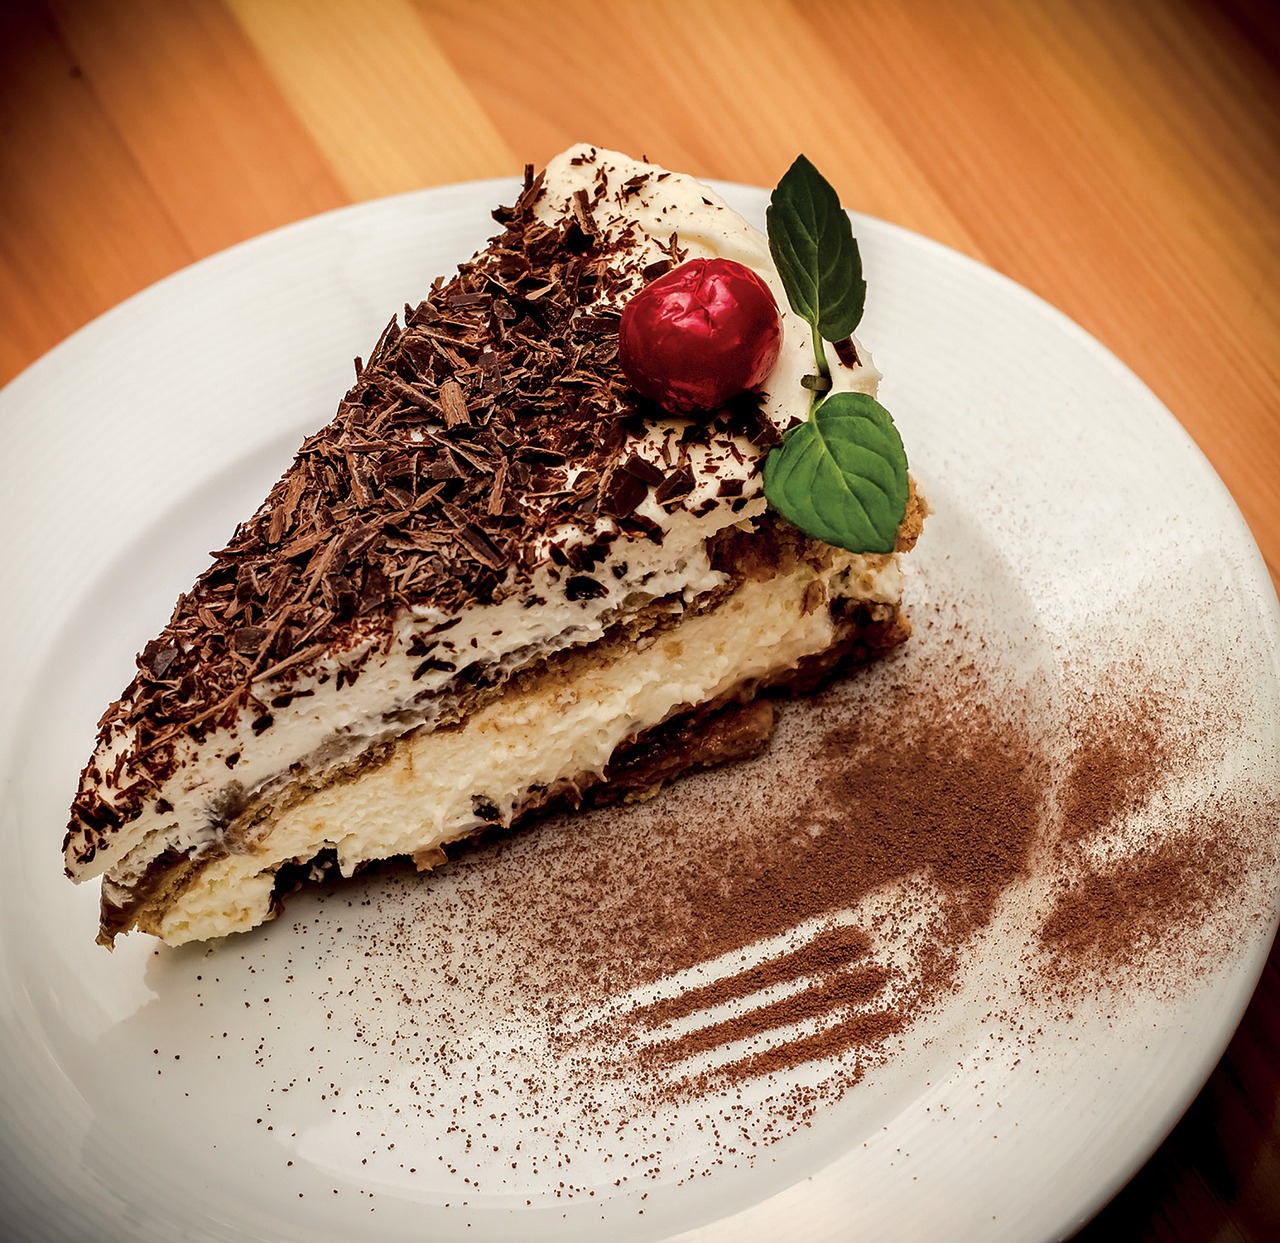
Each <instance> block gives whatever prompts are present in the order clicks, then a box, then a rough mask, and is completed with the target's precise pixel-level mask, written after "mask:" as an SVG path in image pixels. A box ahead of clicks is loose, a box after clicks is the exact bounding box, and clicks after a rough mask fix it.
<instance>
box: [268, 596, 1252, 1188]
mask: <svg viewBox="0 0 1280 1243" xmlns="http://www.w3.org/2000/svg"><path fill="white" fill-rule="evenodd" d="M922 612H923V610H919V609H918V610H917V614H916V625H917V634H916V636H915V638H913V640H912V642H911V643H910V644H909V645H908V646H907V647H906V648H904V649H901V651H900V653H899V654H896V655H894V656H891V657H889V658H886V659H884V660H882V661H881V662H880V663H878V664H877V665H874V666H871V667H869V668H867V669H865V670H862V671H860V672H859V673H858V674H857V675H856V676H854V677H852V678H849V679H846V680H843V681H841V682H838V683H837V684H836V685H834V686H833V687H832V688H830V689H829V690H827V691H825V692H823V693H821V694H819V695H818V696H816V697H814V698H812V699H810V700H806V701H804V702H800V703H793V704H785V705H783V706H782V708H781V709H780V711H779V725H778V730H777V733H776V735H775V738H774V741H773V743H772V745H771V747H770V749H769V750H768V751H767V752H766V753H765V754H764V755H762V756H760V757H759V758H758V759H754V760H749V761H744V762H742V763H739V764H736V765H732V766H730V767H727V768H722V769H719V770H716V771H713V772H707V773H702V774H698V775H695V776H692V777H689V778H687V779H685V780H684V781H682V782H680V783H678V784H676V785H675V786H672V787H670V788H668V789H667V790H665V791H663V793H662V794H660V795H659V796H657V797H656V798H653V799H652V800H650V801H647V802H641V803H636V804H631V805H627V806H623V807H620V808H613V809H610V810H602V811H597V812H591V813H585V814H581V815H577V816H570V817H563V818H556V819H552V820H549V821H546V822H544V823H542V824H540V825H538V826H536V827H534V828H532V829H529V830H524V831H520V832H517V833H513V834H510V835H507V836H498V837H496V838H494V839H491V840H489V841H487V842H484V843H479V844H474V845H471V846H467V847H464V848H462V849H460V850H459V851H458V852H457V853H456V854H455V857H454V858H453V859H452V860H451V861H450V862H449V863H448V864H447V866H445V867H443V868H442V869H440V870H438V871H437V872H436V873H434V874H432V875H430V876H428V877H423V876H420V875H419V874H417V873H416V872H415V871H413V870H412V869H411V868H409V867H408V866H405V867H404V868H399V867H397V866H395V865H389V866H386V867H383V868H380V869H377V870H375V871H372V872H371V873H370V874H369V875H368V877H367V878H366V879H365V880H364V881H363V882H362V881H356V882H355V883H354V884H344V883H339V884H336V885H331V886H330V888H329V892H328V893H327V894H324V895H323V896H322V897H319V896H317V897H316V898H303V899H302V900H301V901H300V902H299V903H298V905H297V907H291V908H290V914H289V916H288V917H286V919H285V920H282V921H281V931H282V934H283V935H284V936H285V937H287V938H288V941H289V944H290V946H291V947H292V951H293V952H294V954H295V957H294V961H295V962H301V961H303V960H304V959H307V960H313V961H314V962H315V964H316V966H315V968H314V974H315V978H314V979H312V980H310V981H309V983H308V984H307V985H306V988H307V989H308V990H309V993H310V995H311V996H313V997H315V998H318V1000H319V1004H321V1005H324V1006H326V1007H327V1010H326V1014H327V1021H328V1023H329V1026H330V1029H331V1031H330V1037H331V1039H332V1040H333V1041H334V1042H335V1047H338V1046H341V1045H342V1044H343V1042H345V1043H346V1044H347V1045H348V1046H349V1049H348V1051H347V1052H345V1053H344V1054H343V1055H342V1056H343V1058H344V1064H346V1065H347V1066H348V1067H351V1066H357V1067H363V1066H365V1065H366V1064H367V1065H368V1066H370V1067H374V1066H379V1065H381V1066H383V1067H385V1070H384V1071H381V1072H377V1073H376V1074H375V1073H372V1072H371V1073H370V1075H369V1077H367V1078H366V1079H364V1080H361V1081H358V1082H356V1083H354V1084H351V1085H348V1086H347V1087H346V1089H345V1090H344V1094H343V1097H342V1099H341V1101H340V1102H337V1101H335V1103H334V1105H333V1107H332V1110H331V1112H332V1113H333V1114H335V1115H338V1116H339V1117H340V1118H347V1119H349V1120H350V1122H351V1125H352V1126H353V1127H354V1128H355V1129H356V1130H357V1132H358V1134H359V1135H360V1136H361V1142H363V1141H364V1137H365V1136H366V1135H372V1137H373V1138H372V1139H371V1140H370V1141H369V1142H370V1155H369V1158H368V1159H369V1161H370V1163H371V1168H372V1165H373V1164H375V1163H376V1164H379V1168H380V1169H382V1171H383V1175H384V1176H385V1175H386V1172H387V1170H391V1169H394V1170H396V1171H398V1174H397V1176H398V1177H404V1176H406V1171H408V1170H410V1169H412V1171H414V1174H413V1176H414V1178H415V1179H419V1180H421V1179H422V1178H423V1177H424V1175H423V1174H422V1172H421V1171H422V1169H423V1167H424V1165H426V1163H427V1158H428V1157H430V1159H431V1160H432V1161H434V1162H435V1163H436V1164H435V1165H434V1166H433V1169H434V1171H435V1176H436V1177H437V1178H438V1179H439V1180H443V1181H440V1182H438V1183H433V1184H431V1185H432V1186H439V1187H446V1188H447V1187H451V1186H452V1187H459V1188H460V1192H461V1194H464V1195H467V1196H474V1195H482V1194H484V1193H485V1192H487V1191H496V1192H498V1193H500V1194H503V1195H506V1194H512V1193H515V1192H517V1191H518V1193H519V1194H520V1195H523V1196H525V1202H526V1203H528V1204H545V1203H548V1202H556V1201H564V1200H574V1199H590V1197H592V1196H595V1195H596V1194H597V1190H600V1189H603V1188H608V1189H609V1192H608V1194H610V1195H614V1194H624V1193H626V1194H631V1195H633V1196H634V1197H635V1204H636V1206H637V1207H636V1211H637V1212H639V1213H643V1212H644V1211H645V1207H644V1201H645V1196H646V1195H647V1192H645V1191H644V1190H643V1189H644V1188H648V1187H653V1186H654V1185H655V1184H663V1185H669V1186H683V1185H685V1184H692V1183H700V1182H701V1180H702V1179H704V1178H706V1177H707V1176H708V1175H710V1174H711V1173H712V1172H713V1171H714V1170H716V1169H717V1168H720V1167H725V1168H735V1169H750V1168H752V1167H753V1164H754V1163H755V1162H757V1161H759V1160H760V1159H761V1156H762V1154H764V1153H766V1152H768V1151H769V1150H770V1149H772V1148H773V1146H774V1145H777V1144H779V1143H781V1142H783V1141H788V1140H790V1139H792V1138H794V1137H797V1136H798V1135H799V1134H800V1133H801V1132H803V1131H807V1130H809V1129H810V1128H821V1127H823V1126H831V1125H835V1124H834V1123H833V1122H832V1121H831V1119H838V1118H839V1117H841V1116H846V1115H842V1114H841V1113H840V1112H839V1108H846V1107H848V1108H852V1109H854V1111H855V1112H854V1114H853V1115H848V1116H854V1117H856V1116H857V1112H856V1111H857V1102H858V1100H859V1099H860V1097H859V1096H858V1092H859V1089H860V1086H861V1085H863V1084H864V1083H866V1081H867V1079H868V1076H870V1075H876V1076H879V1078H878V1079H877V1082H883V1076H884V1075H885V1074H888V1073H891V1072H894V1068H895V1067H897V1066H899V1065H907V1066H914V1065H919V1066H920V1067H922V1069H921V1070H919V1071H916V1072H908V1073H917V1074H920V1075H924V1076H926V1082H927V1076H928V1075H930V1074H936V1075H938V1076H939V1077H943V1076H945V1074H946V1073H948V1072H947V1070H946V1067H947V1066H948V1065H950V1066H954V1064H955V1056H956V1053H958V1052H960V1051H961V1050H963V1049H964V1048H965V1047H966V1046H965V1045H963V1044H962V1045H957V1046H954V1048H953V1047H952V1046H951V1045H949V1044H948V1041H949V1040H952V1039H956V1037H952V1036H947V1035H946V1034H945V1033H946V1032H947V1031H950V1030H962V1031H965V1032H968V1033H970V1036H971V1037H973V1038H975V1039H976V1038H977V1033H976V1032H975V1029H974V1026H973V1017H972V1016H973V1015H974V1014H975V1013H976V1014H978V1015H980V1014H981V1011H980V1010H978V1011H973V1010H972V1009H968V1010H965V1011H964V1013H965V1014H967V1015H969V1017H968V1018H966V1019H965V1020H964V1022H963V1023H961V1024H960V1025H959V1026H956V1020H955V1019H954V1018H947V1016H948V1015H949V1014H954V1013H955V1012H954V1011H952V1010H949V1009H948V1008H949V1007H953V1006H969V1007H971V1006H972V1005H973V1004H974V1003H973V997H972V994H973V987H972V979H973V978H974V973H975V970H977V969H979V968H981V969H982V970H986V971H987V972H988V974H987V975H985V976H984V977H983V978H985V979H993V978H997V979H998V978H1001V977H1003V979H1004V981H1005V983H1004V985H1002V986H998V987H997V988H996V990H995V991H994V992H993V993H992V995H991V996H990V997H988V999H987V1003H981V998H979V1004H989V1005H990V1007H991V1010H990V1013H988V1014H987V1016H986V1018H985V1019H980V1022H981V1024H982V1025H983V1028H984V1031H987V1032H988V1036H989V1038H990V1039H992V1040H994V1041H995V1042H996V1043H997V1045H999V1044H1004V1046H1005V1047H1006V1048H1008V1047H1010V1046H1017V1048H1018V1049H1020V1050H1022V1051H1023V1053H1024V1054H1025V1053H1028V1052H1029V1051H1034V1048H1035V1046H1036V1041H1037V1040H1038V1039H1039V1038H1040V1036H1042V1035H1043V1031H1044V1028H1045V1026H1051V1025H1053V1024H1054V1023H1067V1024H1068V1025H1069V1024H1070V1022H1071V1016H1072V1013H1073V1010H1074V1009H1075V1008H1076V1007H1077V1006H1078V1005H1080V1004H1081V1003H1082V1001H1087V999H1089V998H1096V997H1100V996H1104V995H1105V996H1106V997H1108V998H1111V999H1113V1000H1109V1001H1108V1002H1107V1003H1106V1004H1107V1005H1108V1006H1110V1005H1112V1004H1113V1002H1114V1004H1115V1005H1119V1004H1120V1003H1121V1001H1122V1000H1123V998H1124V997H1125V996H1133V997H1135V998H1139V997H1142V996H1146V995H1150V993H1151V992H1152V990H1156V991H1159V990H1166V991H1168V990H1176V989H1177V988H1180V987H1185V986H1186V985H1187V984H1188V983H1190V982H1192V981H1194V979H1195V978H1196V976H1197V973H1199V972H1202V971H1204V970H1206V969H1208V967H1209V966H1211V965H1212V964H1213V963H1214V962H1216V961H1219V960H1220V958H1221V957H1222V955H1223V954H1224V953H1225V952H1226V950H1227V949H1229V947H1230V946H1232V945H1235V944H1238V943H1239V938H1240V936H1241V935H1242V933H1241V931H1240V927H1239V926H1237V925H1233V926H1231V927H1224V912H1226V913H1227V915H1228V916H1229V917H1230V918H1233V919H1238V917H1239V915H1240V908H1241V903H1242V902H1244V901H1245V900H1246V899H1245V898H1244V897H1242V895H1244V894H1245V892H1246V890H1245V885H1246V881H1247V879H1248V877H1249V876H1250V874H1251V869H1252V870H1253V872H1254V873H1255V874H1256V872H1257V871H1259V870H1260V869H1261V868H1263V867H1265V866H1270V863H1268V862H1267V861H1265V860H1263V861H1262V862H1261V863H1260V862H1259V860H1260V859H1261V855H1260V854H1259V849H1258V847H1257V845H1256V843H1257V842H1258V841H1259V840H1261V839H1263V838H1266V839H1267V840H1269V837H1267V830H1268V826H1271V825H1272V824H1273V823H1274V821H1275V818H1276V805H1275V802H1276V801H1275V798H1274V797H1261V798H1259V799H1258V800H1255V801H1254V803H1252V804H1242V805H1239V806H1236V805H1230V806H1229V805H1227V804H1226V803H1225V801H1223V800H1217V801H1216V802H1214V801H1212V800H1208V801H1207V800H1206V798H1205V796H1204V794H1203V789H1204V786H1203V783H1201V784H1199V785H1197V784H1196V783H1195V782H1192V781H1189V780H1188V774H1191V773H1194V772H1203V771H1204V770H1205V769H1206V767H1210V768H1211V767H1212V765H1213V764H1214V763H1215V762H1217V760H1218V758H1219V751H1220V747H1219V744H1220V742H1221V739H1220V737H1219V734H1220V732H1221V731H1220V730H1216V727H1214V726H1213V724H1212V722H1211V720H1210V718H1209V714H1207V713H1206V712H1205V711H1204V709H1203V705H1202V704H1201V703H1200V702H1197V700H1196V699H1195V698H1194V697H1192V696H1189V695H1182V696H1180V695H1179V694H1178V693H1177V692H1176V688H1171V687H1170V686H1168V685H1164V684H1162V685H1159V686H1156V685H1154V684H1153V682H1152V680H1150V679H1148V678H1146V677H1145V676H1143V675H1141V674H1140V672H1139V671H1130V676H1128V677H1119V676H1116V677H1110V678H1108V679H1101V680H1100V679H1096V678H1095V679H1092V680H1086V679H1077V680H1075V681H1072V680H1071V679H1070V678H1064V679H1062V680H1060V681H1058V682H1054V681H1052V680H1049V679H1047V678H1044V679H1041V680H1040V681H1038V682H1037V681H1035V680H1034V679H1019V678H1012V677H1010V676H1007V674H1006V672H1005V671H1003V670H1002V668H1001V663H1000V661H1001V657H1000V656H999V654H998V653H991V652H987V651H986V650H985V648H984V644H983V643H982V642H981V641H977V640H974V639H972V638H971V637H970V636H968V635H967V634H966V633H965V631H964V629H963V627H962V626H958V625H957V624H956V623H954V622H953V621H950V620H949V618H948V617H945V616H941V610H939V611H938V613H937V614H935V615H933V616H929V615H927V614H925V615H923V616H922ZM1099 687H1103V688H1104V689H1105V693H1104V691H1103V690H1099ZM1215 748H1218V749H1215ZM1188 790H1190V791H1193V793H1192V795H1190V796H1187V791H1188ZM1197 791H1198V792H1197ZM344 897H345V899H346V901H345V908H346V914H345V915H344V916H342V917H339V918H338V919H337V920H336V921H335V920H334V919H333V912H334V909H335V904H341V903H342V902H343V899H344ZM317 901H319V903H320V904H319V905H313V903H315V902H317ZM1264 907H1265V903H1261V904H1260V905H1259V906H1258V908H1257V911H1256V914H1257V920H1255V921H1253V923H1252V924H1250V927H1251V928H1257V927H1260V926H1261V924H1262V922H1264V921H1265V918H1266V911H1265V909H1264ZM308 910H313V911H316V912H318V914H317V916H316V918H315V919H314V922H309V919H308V916H307V911H308ZM1244 922H1245V923H1246V924H1249V919H1248V913H1246V916H1245V920H1244ZM335 925H336V926H335ZM1011 929H1013V930H1014V931H1012V932H1011V931H1010V930H1011ZM271 935H272V933H271V931H270V930H265V931H264V936H263V944H264V946H265V945H266V942H267V940H268V939H269V938H270V936H271ZM1249 935H1252V934H1251V933H1249ZM313 938H318V944H317V945H315V946H313V945H312V944H311V941H312V939H313ZM992 962H997V964H998V965H997V967H996V968H995V975H994V976H993V975H992V974H991V973H990V972H991V964H992ZM984 964H985V966H984ZM326 979H327V982H326ZM1002 990H1003V991H1002ZM949 1025H950V1026H949ZM988 1029H989V1031H988ZM927 1033H933V1034H927ZM969 1038H970V1037H966V1038H965V1039H966V1040H968V1039H969ZM984 1038H985V1037H984ZM1006 1042H1007V1043H1006ZM935 1044H936V1051H935V1052H932V1053H931V1052H930V1051H929V1050H930V1049H931V1048H933V1047H934V1046H935ZM264 1047H265V1045H264ZM922 1050H923V1052H922ZM1021 1055H1022V1054H1019V1056H1021ZM922 1058H923V1060H922V1061H921V1060H920V1059H922ZM904 1059H906V1060H905V1061H904ZM912 1059H916V1060H915V1061H912ZM930 1059H933V1060H932V1062H931V1061H930ZM930 1065H933V1067H934V1069H933V1070H932V1071H930V1070H929V1066H930ZM868 1087H869V1085H868ZM300 1090H303V1088H302V1085H300V1084H299V1082H298V1080H297V1077H296V1076H294V1077H292V1078H290V1079H289V1080H287V1081H281V1082H276V1083H273V1086H272V1089H271V1096H272V1102H271V1106H270V1109H271V1110H275V1111H276V1112H277V1115H279V1114H280V1113H282V1112H284V1113H287V1112H289V1111H291V1110H294V1109H296V1104H295V1099H296V1095H297V1093H298V1092H299V1091H300ZM842 1102H846V1104H845V1105H842V1104H841V1103H842ZM837 1107H839V1108H837ZM268 1112H270V1110H269V1111H268ZM375 1119H376V1120H377V1121H376V1123H375V1122H374V1120H375ZM371 1128H372V1129H371ZM406 1149H408V1150H409V1151H411V1152H415V1153H417V1156H416V1157H415V1158H413V1160H412V1161H411V1160H410V1158H409V1157H408V1156H407V1155H405V1154H406ZM466 1202H467V1201H466V1200H465V1199H463V1200H461V1203H466Z"/></svg>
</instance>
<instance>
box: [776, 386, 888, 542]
mask: <svg viewBox="0 0 1280 1243" xmlns="http://www.w3.org/2000/svg"><path fill="white" fill-rule="evenodd" d="M764 494H765V499H766V500H768V502H769V504H770V505H772V506H773V507H774V509H776V510H777V511H778V512H779V513H780V514H781V515H782V516H783V517H784V518H786V519H787V520H788V521H789V522H791V523H794V525H796V526H798V527H799V528H800V529H801V530H802V531H803V532H804V533H805V534H806V535H811V536H813V538H814V539H820V540H823V541H824V542H826V543H828V544H835V545H836V546H837V547H838V548H845V549H848V551H849V552H860V553H861V552H881V553H883V552H892V551H893V545H894V542H895V540H896V539H897V535H898V524H899V523H901V521H902V518H903V515H904V514H905V513H906V511H907V455H906V453H905V451H904V450H903V448H902V438H901V437H900V436H899V435H898V429H897V428H896V427H894V425H893V418H892V417H891V416H890V414H889V412H888V411H887V410H886V409H885V408H884V407H883V406H882V405H881V404H880V403H879V402H878V401H876V399H875V398H874V397H868V396H867V395H866V394H865V393H833V394H832V395H831V396H830V397H828V398H827V399H826V401H824V402H822V403H821V404H820V405H819V406H818V407H817V408H816V409H815V410H814V411H813V413H812V414H811V415H810V416H809V418H808V420H807V421H806V422H804V423H800V424H798V425H797V426H796V427H793V428H792V429H791V430H790V431H789V432H788V433H787V434H786V435H785V436H784V437H783V438H782V444H780V445H779V446H778V447H777V448H776V449H774V450H773V451H772V452H771V453H770V454H769V456H768V457H767V458H766V459H765V464H764Z"/></svg>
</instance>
